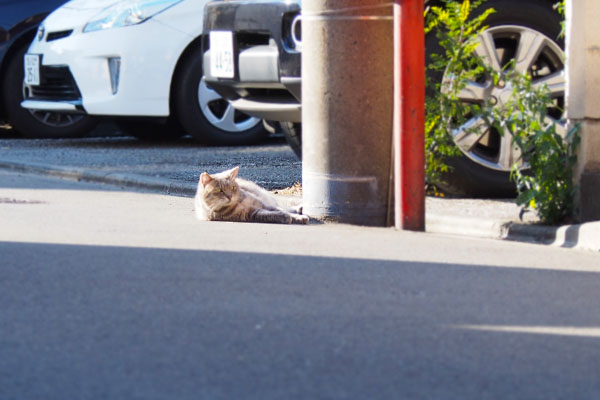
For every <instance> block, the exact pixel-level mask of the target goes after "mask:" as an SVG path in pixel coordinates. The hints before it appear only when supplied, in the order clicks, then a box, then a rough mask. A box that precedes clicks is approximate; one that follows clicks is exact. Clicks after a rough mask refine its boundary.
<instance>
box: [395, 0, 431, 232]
mask: <svg viewBox="0 0 600 400" xmlns="http://www.w3.org/2000/svg"><path fill="white" fill-rule="evenodd" d="M394 3H395V4H394V53H395V54H394V59H395V64H396V65H395V68H394V138H395V140H394V142H395V143H394V147H395V148H394V154H395V157H394V172H395V174H394V176H395V180H394V189H395V190H394V193H395V226H396V228H397V229H404V230H412V231H424V230H425V33H424V21H423V12H424V0H395V2H394Z"/></svg>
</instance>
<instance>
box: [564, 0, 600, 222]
mask: <svg viewBox="0 0 600 400" xmlns="http://www.w3.org/2000/svg"><path fill="white" fill-rule="evenodd" d="M565 5H566V16H567V29H566V30H567V75H568V76H567V117H568V119H569V123H570V125H571V126H573V125H574V124H576V123H579V124H580V126H581V129H580V131H579V133H580V135H581V144H580V147H579V154H578V161H577V166H576V171H575V176H576V180H577V183H578V187H579V191H578V194H577V204H578V207H577V214H578V215H577V217H578V218H579V219H580V220H581V221H583V222H585V221H592V220H600V68H599V67H600V25H598V21H600V1H598V0H567V1H566V4H565Z"/></svg>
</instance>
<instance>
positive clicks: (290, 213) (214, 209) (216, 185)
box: [194, 167, 309, 224]
mask: <svg viewBox="0 0 600 400" xmlns="http://www.w3.org/2000/svg"><path fill="white" fill-rule="evenodd" d="M239 170H240V167H235V168H233V169H230V170H227V171H223V172H220V173H217V174H212V175H211V174H208V172H203V173H202V174H201V175H200V180H199V181H198V189H197V191H196V197H195V199H194V205H195V210H196V216H197V217H198V219H200V220H203V221H231V222H265V223H276V224H307V223H308V220H309V218H308V217H307V216H306V215H302V207H296V208H293V209H289V210H287V211H286V210H284V209H282V208H281V207H280V206H279V205H278V204H277V200H276V199H275V197H274V196H273V195H272V194H271V193H269V192H268V191H267V190H265V189H263V188H262V187H260V186H258V185H257V184H256V183H254V182H250V181H247V180H245V179H241V178H238V177H237V176H238V172H239Z"/></svg>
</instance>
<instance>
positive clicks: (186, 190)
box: [0, 160, 600, 252]
mask: <svg viewBox="0 0 600 400" xmlns="http://www.w3.org/2000/svg"><path fill="white" fill-rule="evenodd" d="M0 168H2V169H6V170H12V171H18V172H23V173H33V174H39V175H46V176H53V177H58V178H62V179H69V180H76V181H87V182H97V183H105V184H110V185H115V186H120V187H128V188H135V189H141V190H148V191H152V192H156V193H161V194H167V195H173V196H184V197H193V196H194V194H195V193H196V184H191V183H186V182H172V181H169V180H167V179H163V178H154V177H148V176H143V175H138V174H123V173H111V172H108V173H107V172H100V171H93V170H89V169H85V168H75V167H60V166H52V165H46V164H40V163H32V162H28V163H19V162H14V161H2V160H0ZM281 196H282V197H286V196H284V195H281ZM287 201H291V200H289V199H288V200H287ZM442 212H443V210H440V209H438V210H436V212H428V213H427V216H426V221H425V226H426V231H427V232H429V233H439V234H449V235H461V236H469V237H479V238H484V239H499V240H512V241H519V242H529V243H539V244H547V245H553V246H558V247H564V248H574V249H579V250H589V251H597V252H600V221H596V222H589V223H584V224H577V225H565V226H559V227H552V226H542V225H535V224H521V223H516V222H514V221H511V220H503V219H497V218H496V219H493V218H478V217H468V216H457V215H451V214H442Z"/></svg>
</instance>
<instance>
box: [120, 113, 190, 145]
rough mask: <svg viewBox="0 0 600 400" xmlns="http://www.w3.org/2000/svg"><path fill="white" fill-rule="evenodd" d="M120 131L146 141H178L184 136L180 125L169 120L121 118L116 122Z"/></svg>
mask: <svg viewBox="0 0 600 400" xmlns="http://www.w3.org/2000/svg"><path fill="white" fill-rule="evenodd" d="M115 124H116V125H117V127H118V128H119V130H120V131H121V132H122V133H124V134H126V135H129V136H133V137H136V138H138V139H140V140H146V141H162V140H170V139H176V138H179V137H181V136H183V135H184V132H183V130H182V129H181V127H180V126H179V124H177V123H174V122H173V121H172V120H171V119H170V118H169V119H168V120H166V121H165V120H154V119H141V118H137V119H136V118H119V119H117V120H115Z"/></svg>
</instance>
